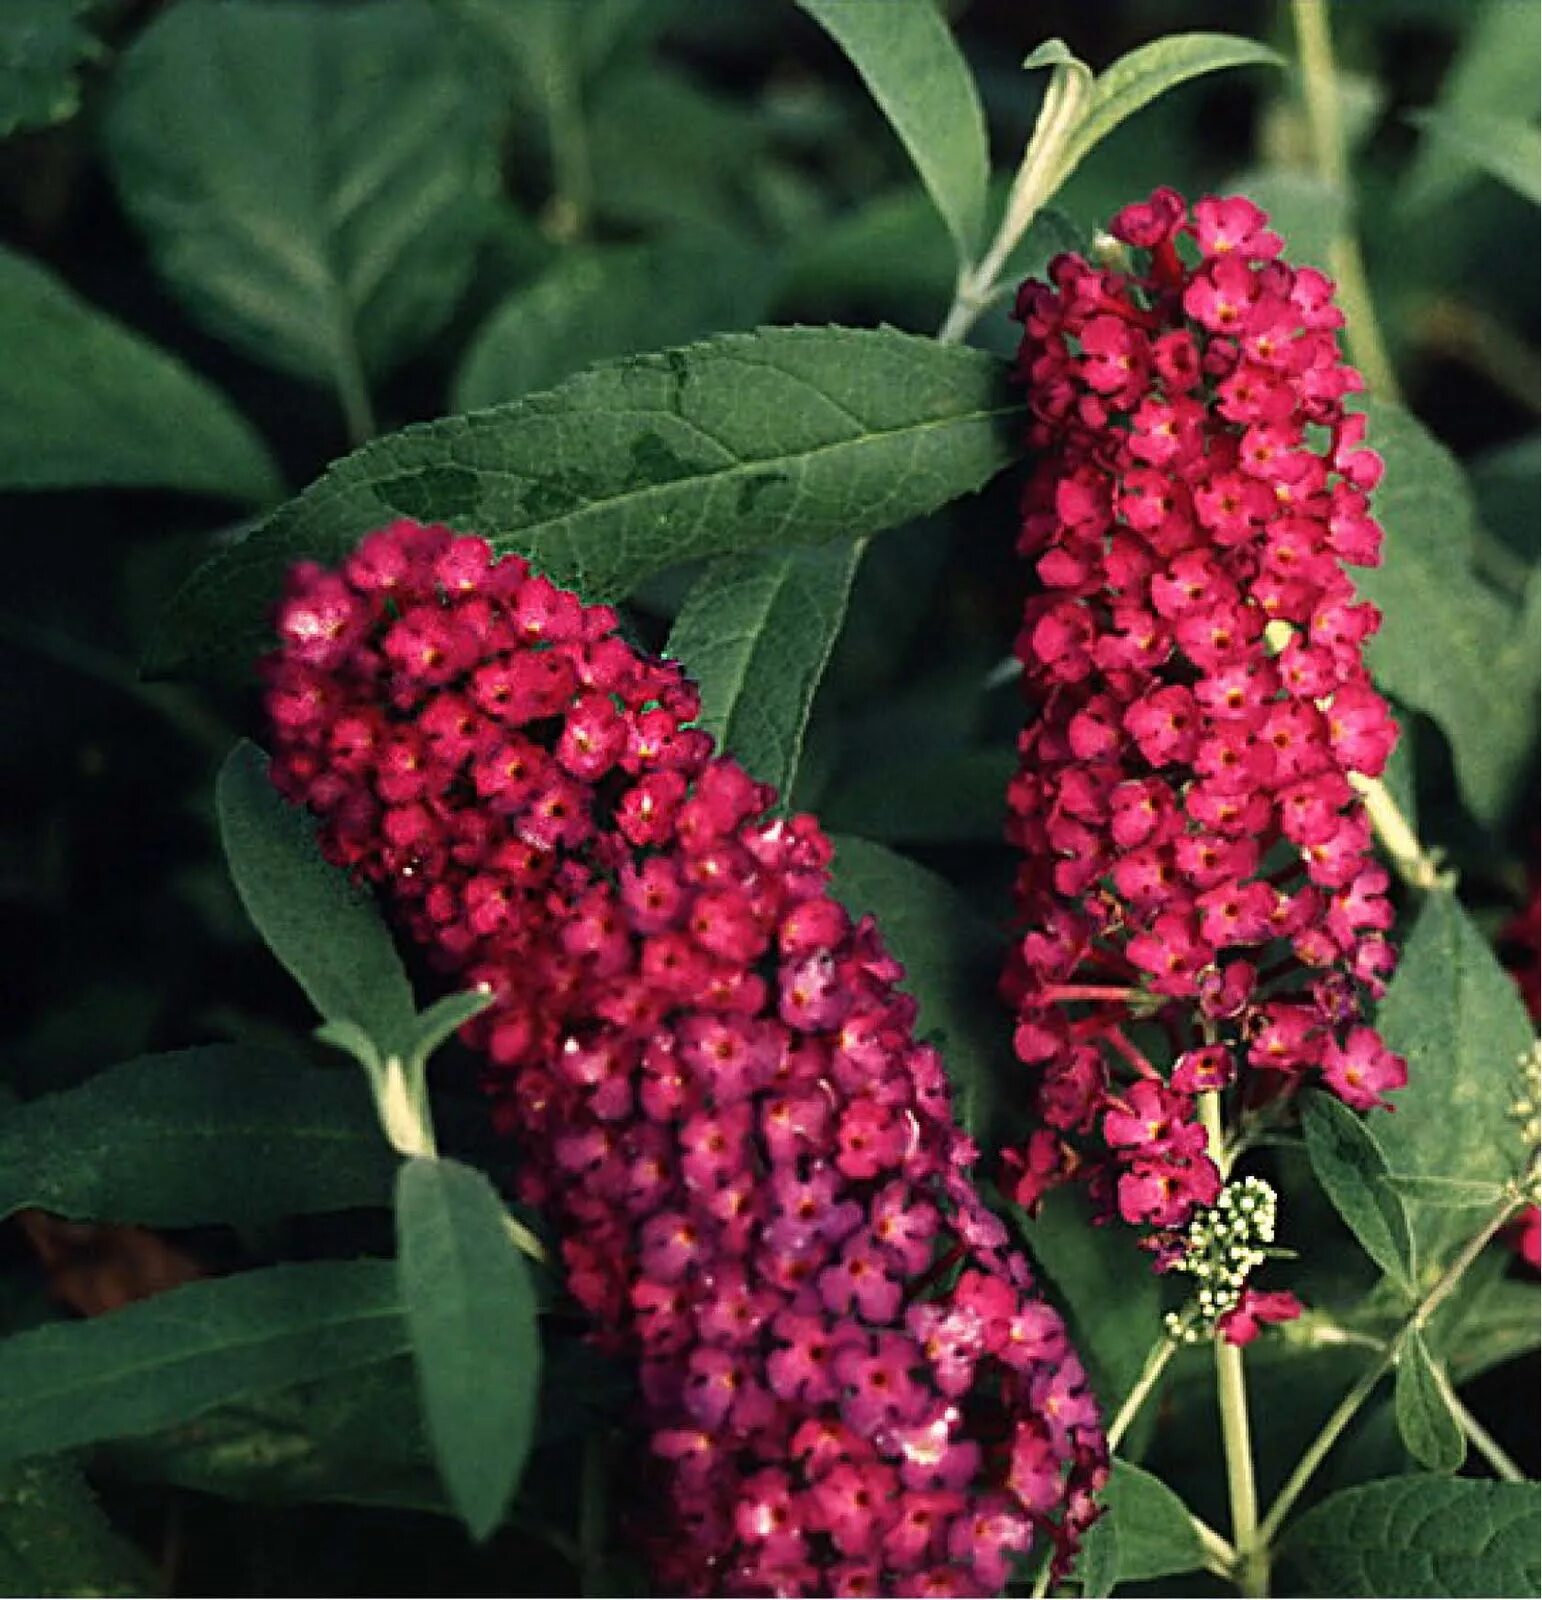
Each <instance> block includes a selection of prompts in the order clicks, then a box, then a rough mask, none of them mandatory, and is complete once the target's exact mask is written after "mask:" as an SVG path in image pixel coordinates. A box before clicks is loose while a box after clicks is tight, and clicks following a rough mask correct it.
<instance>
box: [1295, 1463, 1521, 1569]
mask: <svg viewBox="0 0 1542 1600" xmlns="http://www.w3.org/2000/svg"><path fill="white" fill-rule="evenodd" d="M1538 1504H1539V1501H1538V1495H1537V1486H1536V1485H1535V1484H1533V1483H1527V1484H1520V1483H1486V1482H1480V1481H1478V1480H1476V1479H1472V1478H1444V1477H1429V1476H1425V1475H1424V1474H1422V1473H1417V1474H1412V1475H1410V1476H1408V1477H1404V1478H1385V1479H1382V1480H1381V1481H1379V1482H1377V1483H1366V1484H1361V1485H1360V1486H1359V1487H1358V1488H1354V1489H1345V1490H1343V1491H1342V1492H1340V1493H1339V1494H1335V1495H1330V1496H1329V1497H1328V1498H1327V1499H1326V1500H1324V1501H1323V1502H1322V1503H1321V1504H1320V1505H1316V1506H1314V1507H1313V1508H1312V1509H1311V1510H1310V1511H1309V1512H1307V1514H1306V1515H1305V1516H1304V1517H1302V1518H1301V1519H1300V1521H1299V1522H1296V1523H1294V1524H1293V1525H1292V1526H1291V1527H1290V1528H1289V1529H1288V1530H1287V1532H1286V1536H1285V1548H1286V1551H1287V1553H1288V1556H1289V1559H1290V1563H1291V1568H1292V1572H1293V1575H1294V1576H1295V1577H1296V1578H1297V1579H1298V1580H1299V1581H1300V1583H1301V1587H1300V1588H1299V1589H1296V1588H1292V1589H1291V1590H1289V1591H1288V1592H1290V1593H1299V1594H1306V1595H1351V1594H1352V1595H1366V1596H1383V1595H1385V1596H1389V1597H1391V1596H1403V1595H1440V1596H1446V1597H1450V1596H1461V1595H1486V1596H1493V1595H1534V1594H1536V1593H1537V1590H1538V1588H1539V1586H1542V1560H1539V1558H1538V1545H1539V1543H1542V1528H1539V1526H1538V1515H1537V1510H1538Z"/></svg>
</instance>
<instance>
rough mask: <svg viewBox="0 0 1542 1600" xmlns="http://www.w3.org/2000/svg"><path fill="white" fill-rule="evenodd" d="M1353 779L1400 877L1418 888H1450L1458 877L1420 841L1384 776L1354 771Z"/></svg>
mask: <svg viewBox="0 0 1542 1600" xmlns="http://www.w3.org/2000/svg"><path fill="white" fill-rule="evenodd" d="M1349 781H1350V783H1351V784H1352V785H1353V786H1354V789H1355V792H1356V793H1357V794H1358V795H1359V796H1360V798H1361V799H1362V800H1363V801H1364V802H1365V814H1366V816H1367V817H1369V818H1370V821H1371V826H1372V827H1373V828H1374V829H1375V830H1376V837H1377V838H1378V839H1380V840H1381V843H1382V848H1383V849H1384V850H1385V851H1386V852H1387V854H1388V855H1389V856H1390V857H1391V858H1392V864H1393V866H1394V867H1396V868H1397V871H1398V876H1399V877H1401V878H1402V879H1403V880H1404V881H1405V882H1407V883H1410V884H1412V885H1413V887H1414V888H1416V889H1423V890H1425V891H1431V890H1435V889H1449V888H1451V887H1452V885H1453V884H1454V883H1455V881H1456V880H1455V878H1454V877H1453V875H1452V874H1451V873H1449V872H1443V871H1442V870H1441V868H1440V866H1439V864H1438V863H1437V862H1436V860H1435V858H1434V857H1433V856H1432V855H1430V853H1429V852H1428V851H1427V850H1426V849H1425V848H1424V846H1423V845H1422V844H1420V843H1419V836H1418V834H1416V833H1415V832H1414V830H1413V827H1412V825H1411V824H1410V823H1409V821H1408V818H1407V817H1405V816H1404V815H1403V813H1402V810H1401V808H1400V807H1399V806H1398V803H1397V801H1396V800H1394V799H1393V798H1392V791H1391V790H1390V789H1389V788H1388V787H1387V786H1386V784H1384V783H1383V782H1382V781H1381V779H1380V778H1367V777H1365V776H1363V775H1362V774H1361V773H1358V772H1352V773H1351V774H1350V775H1349Z"/></svg>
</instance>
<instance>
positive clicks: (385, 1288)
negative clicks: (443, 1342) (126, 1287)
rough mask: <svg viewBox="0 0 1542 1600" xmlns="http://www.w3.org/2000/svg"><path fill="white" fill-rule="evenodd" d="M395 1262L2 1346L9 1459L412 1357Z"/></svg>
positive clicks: (296, 1272) (289, 1279)
mask: <svg viewBox="0 0 1542 1600" xmlns="http://www.w3.org/2000/svg"><path fill="white" fill-rule="evenodd" d="M407 1344H408V1335H407V1325H406V1322H405V1320H404V1319H403V1317H402V1314H401V1301H400V1297H399V1295H398V1293H397V1288H396V1274H395V1269H394V1267H393V1266H392V1264H391V1263H389V1262H383V1261H324V1262H311V1263H307V1264H305V1265H300V1266H294V1265H291V1266H281V1267H267V1268H263V1269H261V1270H259V1271H256V1272H243V1273H240V1274H238V1275H237V1276H236V1277H233V1278H214V1279H209V1280H207V1281H204V1282H200V1283H190V1284H187V1285H185V1286H184V1287H182V1288H180V1289H170V1290H167V1292H166V1293H164V1294H159V1295H156V1296H155V1297H154V1298H152V1299H149V1300H141V1301H139V1302H138V1303H137V1304H135V1305H131V1306H127V1307H125V1308H124V1309H123V1310H122V1311H112V1312H109V1313H108V1314H107V1315H105V1316H101V1317H94V1318H92V1319H91V1320H90V1321H87V1322H56V1323H51V1324H49V1325H48V1326H46V1327H42V1328H34V1329H33V1330H32V1331H31V1332H29V1333H19V1334H16V1335H14V1336H13V1337H11V1338H9V1339H6V1340H3V1341H0V1462H10V1461H19V1460H22V1459H23V1458H25V1457H27V1456H34V1455H50V1454H54V1453H57V1452H58V1451H61V1450H73V1449H76V1448H78V1447H79V1446H81V1445H87V1444H95V1443H97V1442H99V1441H100V1440H103V1439H114V1438H118V1437H121V1436H122V1435H125V1434H135V1433H148V1432H150V1431H151V1430H153V1429H156V1428H165V1427H170V1426H172V1425H174V1424H176V1423H179V1422H186V1421H187V1420H188V1419H190V1418H192V1417H196V1416H199V1415H200V1414H201V1413H203V1412H205V1411H209V1410H212V1409H213V1408H214V1407H216V1406H221V1405H229V1404H231V1403H232V1402H234V1401H237V1400H241V1399H243V1398H245V1397H246V1396H248V1395H254V1394H261V1393H263V1392H264V1391H265V1390H268V1389H278V1388H283V1387H284V1386H285V1385H287V1384H292V1383H301V1382H304V1381H306V1380H308V1379H313V1378H322V1377H326V1376H327V1375H329V1374H331V1373H333V1372H344V1371H347V1370H348V1369H349V1368H350V1367H358V1366H368V1365H369V1364H370V1363H372V1362H376V1361H384V1360H386V1359H388V1358H389V1357H391V1356H394V1355H399V1354H401V1353H402V1351H404V1350H405V1349H406V1348H407Z"/></svg>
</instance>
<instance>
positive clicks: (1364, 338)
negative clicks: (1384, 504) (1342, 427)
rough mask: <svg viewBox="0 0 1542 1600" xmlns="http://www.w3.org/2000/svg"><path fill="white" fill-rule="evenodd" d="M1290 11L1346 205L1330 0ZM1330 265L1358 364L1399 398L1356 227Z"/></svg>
mask: <svg viewBox="0 0 1542 1600" xmlns="http://www.w3.org/2000/svg"><path fill="white" fill-rule="evenodd" d="M1291 14H1292V16H1293V18H1294V20H1295V27H1296V42H1297V46H1298V48H1299V50H1300V54H1301V84H1302V90H1303V92H1304V95H1305V98H1306V117H1307V124H1308V127H1309V128H1310V130H1311V136H1312V152H1313V156H1314V158H1315V160H1316V163H1317V172H1318V176H1319V177H1321V178H1322V180H1323V182H1324V183H1326V184H1327V185H1328V187H1329V188H1331V189H1332V190H1333V191H1334V192H1335V193H1336V194H1338V195H1342V196H1343V197H1344V201H1345V203H1346V204H1347V203H1348V200H1349V192H1350V190H1349V164H1348V160H1347V157H1346V155H1345V149H1344V122H1343V118H1342V116H1341V115H1340V106H1339V88H1338V75H1337V72H1336V70H1335V68H1334V62H1333V35H1332V32H1331V31H1330V29H1329V26H1328V6H1327V0H1291ZM1328 265H1329V268H1330V269H1331V270H1332V273H1333V276H1334V277H1335V278H1337V279H1338V285H1339V298H1340V300H1341V301H1342V302H1343V305H1344V314H1345V318H1346V323H1347V326H1346V328H1345V335H1346V337H1347V339H1348V341H1349V348H1350V353H1351V354H1352V355H1353V356H1354V359H1355V364H1356V365H1357V366H1358V367H1359V368H1360V370H1361V372H1363V373H1364V375H1365V381H1366V383H1367V384H1369V385H1370V387H1371V389H1372V390H1374V391H1375V392H1376V393H1377V394H1380V395H1383V396H1385V398H1386V399H1388V400H1397V399H1399V398H1400V396H1399V393H1398V386H1397V376H1396V374H1395V373H1394V372H1393V370H1392V362H1391V361H1390V359H1389V358H1388V356H1387V347H1386V345H1385V343H1384V342H1383V341H1382V336H1381V328H1380V327H1379V325H1378V324H1377V321H1376V312H1375V309H1374V307H1373V306H1372V304H1371V292H1370V285H1369V284H1368V283H1367V281H1366V276H1365V261H1364V258H1363V257H1362V256H1361V254H1360V244H1359V241H1358V240H1357V239H1356V237H1355V235H1354V233H1353V231H1352V227H1351V226H1348V225H1346V227H1345V228H1344V230H1343V231H1342V232H1341V233H1339V234H1338V235H1337V237H1336V238H1335V239H1334V240H1333V243H1332V245H1331V246H1330V248H1329V253H1328Z"/></svg>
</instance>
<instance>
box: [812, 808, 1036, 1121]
mask: <svg viewBox="0 0 1542 1600" xmlns="http://www.w3.org/2000/svg"><path fill="white" fill-rule="evenodd" d="M834 844H835V865H834V888H835V892H836V894H837V895H838V896H839V898H840V900H841V902H842V904H844V905H845V907H846V909H847V910H848V911H849V912H850V913H851V914H852V916H854V917H861V916H864V915H869V914H871V915H872V916H874V917H876V918H877V919H878V926H879V928H880V930H881V931H882V934H883V941H884V944H885V945H886V946H887V948H888V950H889V953H890V954H891V955H893V956H894V957H895V959H896V960H898V961H900V962H901V963H903V965H904V968H905V977H904V981H903V983H902V985H901V987H902V988H904V989H905V990H906V991H907V992H908V993H910V994H912V995H914V996H915V998H916V1001H917V1003H918V1004H919V1006H920V1019H919V1021H918V1023H917V1036H918V1037H921V1038H927V1037H935V1040H936V1044H937V1048H938V1050H939V1051H940V1052H941V1054H942V1059H943V1064H944V1065H945V1066H946V1067H947V1070H948V1077H949V1079H950V1080H951V1082H952V1084H953V1109H954V1114H955V1115H956V1116H957V1118H958V1120H959V1122H960V1123H961V1124H962V1125H963V1127H964V1129H965V1130H966V1131H967V1132H968V1133H969V1134H971V1135H972V1136H973V1137H974V1138H975V1139H977V1140H978V1141H979V1142H980V1143H981V1145H982V1146H984V1147H985V1148H987V1149H989V1148H991V1147H992V1143H993V1141H992V1138H991V1135H990V1129H991V1125H992V1121H993V1119H994V1117H995V1115H996V1113H997V1101H998V1098H999V1091H1000V1082H999V1078H1000V1074H1001V1073H1002V1072H1003V1071H1005V1070H1007V1069H1006V1067H1005V1059H1004V1058H1006V1056H1007V1048H1008V1047H1007V1030H1006V1029H1004V1028H1002V1027H1001V1026H1000V1025H999V1023H998V1022H997V1019H996V1015H995V1008H994V1006H993V1004H992V999H993V995H994V990H995V984H996V974H997V970H998V968H999V966H1000V962H1001V950H1000V940H999V939H998V938H997V936H996V932H995V930H994V929H993V928H992V927H991V926H990V924H989V923H987V922H985V921H984V920H983V919H982V918H981V917H979V916H978V915H977V914H976V912H975V911H974V909H973V908H972V907H971V906H970V905H969V904H968V902H967V901H966V900H965V899H964V898H963V896H962V895H960V894H959V893H958V891H957V890H956V889H954V888H953V886H952V885H951V884H950V883H948V882H947V881H946V879H943V878H940V877H939V876H938V875H937V874H936V873H934V872H928V871H927V869H926V868H925V867H922V866H918V865H917V864H916V863H915V862H914V861H909V860H907V859H906V858H905V857H904V856H901V855H896V854H895V853H894V852H893V851H892V850H885V849H884V847H883V846H882V845H879V844H873V843H871V842H870V841H869V840H866V839H853V838H849V837H846V838H837V839H835V841H834Z"/></svg>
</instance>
